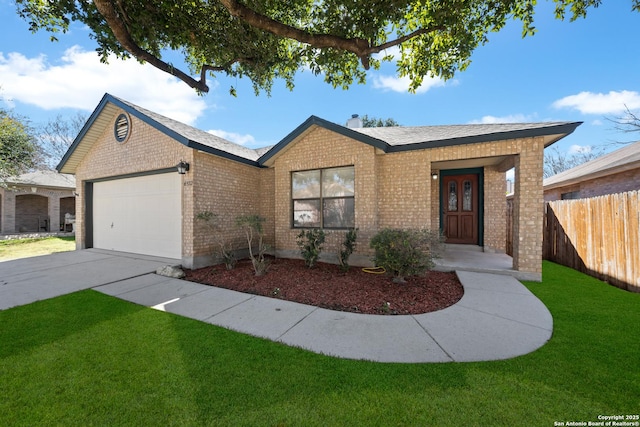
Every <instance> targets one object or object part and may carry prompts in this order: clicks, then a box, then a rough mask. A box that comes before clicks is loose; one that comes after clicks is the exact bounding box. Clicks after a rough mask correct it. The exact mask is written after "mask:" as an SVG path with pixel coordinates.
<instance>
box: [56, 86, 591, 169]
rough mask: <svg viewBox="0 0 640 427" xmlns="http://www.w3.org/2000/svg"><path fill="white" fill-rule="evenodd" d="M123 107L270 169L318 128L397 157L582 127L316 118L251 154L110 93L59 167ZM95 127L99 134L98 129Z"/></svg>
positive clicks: (191, 140)
mask: <svg viewBox="0 0 640 427" xmlns="http://www.w3.org/2000/svg"><path fill="white" fill-rule="evenodd" d="M118 108H122V109H124V110H126V111H128V112H129V114H132V115H134V116H136V117H137V118H139V119H140V120H142V121H144V122H145V123H147V124H149V125H151V126H153V127H155V128H156V129H158V130H159V131H160V132H163V133H165V134H167V135H168V136H170V137H172V138H174V139H175V140H176V141H178V142H180V143H181V144H183V145H185V146H187V147H190V148H193V149H197V150H201V151H204V152H207V153H210V154H214V155H218V156H221V157H225V158H228V159H231V160H235V161H239V162H242V163H245V164H249V165H252V166H258V167H262V166H265V165H268V164H269V163H268V162H270V161H271V159H273V158H274V157H275V156H277V155H278V154H279V153H281V152H282V150H283V149H286V147H287V146H288V145H289V144H290V143H292V142H293V141H295V140H296V139H297V138H298V137H299V136H301V135H302V134H303V133H305V132H306V131H307V130H308V129H310V128H312V127H313V126H320V127H323V128H326V129H329V130H331V131H334V132H337V133H339V134H342V135H345V136H347V137H349V138H353V139H355V140H357V141H360V142H362V143H365V144H369V145H372V146H374V147H376V148H379V149H381V150H383V151H384V152H396V151H405V150H419V149H427V148H433V147H442V146H449V145H459V144H470V143H478V142H489V141H500V140H507V139H515V138H528V137H536V136H553V135H556V136H557V138H555V139H548V140H547V142H546V143H548V144H551V143H553V142H554V141H555V140H557V139H560V138H562V137H564V136H566V135H568V134H570V133H571V132H573V131H574V130H575V128H576V127H577V126H578V125H579V124H580V122H546V123H507V124H471V125H447V126H418V127H381V128H357V129H353V128H347V127H344V126H341V125H337V124H335V123H332V122H329V121H327V120H324V119H321V118H319V117H316V116H311V117H309V118H308V119H307V120H306V121H305V122H304V123H302V124H301V125H300V126H298V127H297V128H296V129H295V130H293V131H292V132H291V133H289V135H287V136H286V137H285V138H283V139H282V140H281V141H280V142H279V143H278V144H276V145H274V146H272V147H263V148H258V149H251V148H247V147H244V146H242V145H238V144H236V143H233V142H230V141H227V140H225V139H224V138H221V137H219V136H216V135H213V134H211V133H208V132H205V131H203V130H200V129H197V128H194V127H192V126H189V125H186V124H184V123H181V122H179V121H177V120H173V119H171V118H168V117H165V116H163V115H161V114H158V113H155V112H153V111H150V110H147V109H145V108H142V107H140V106H138V105H135V104H132V103H131V102H129V101H125V100H123V99H120V98H117V97H115V96H113V95H110V94H105V96H104V97H103V98H102V100H101V101H100V104H99V105H98V107H97V108H96V110H95V111H94V112H93V114H92V115H91V117H90V119H89V121H87V124H85V126H84V128H83V130H82V131H81V132H80V134H79V135H78V137H77V138H76V140H75V141H74V143H73V145H72V146H71V148H70V149H69V151H68V152H67V153H66V154H65V156H64V158H63V159H62V161H61V162H60V164H59V165H58V170H60V171H65V172H71V173H73V171H75V168H76V167H77V165H78V163H79V162H80V161H81V159H82V158H83V157H84V155H86V153H87V152H88V150H89V148H90V147H91V146H92V145H93V143H95V141H97V139H98V138H99V137H100V135H101V130H102V129H104V128H105V127H106V126H107V125H108V123H111V120H112V117H113V116H112V115H113V114H117V109H118ZM94 127H95V130H94V129H93V128H94Z"/></svg>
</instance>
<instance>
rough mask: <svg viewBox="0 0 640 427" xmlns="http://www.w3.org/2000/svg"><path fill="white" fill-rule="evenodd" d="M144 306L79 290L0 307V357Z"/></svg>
mask: <svg viewBox="0 0 640 427" xmlns="http://www.w3.org/2000/svg"><path fill="white" fill-rule="evenodd" d="M144 309H145V308H144V307H140V306H136V305H133V304H122V301H119V300H116V299H112V298H104V296H103V295H102V294H99V293H98V292H94V291H90V290H87V291H81V292H76V293H73V294H69V295H65V296H64V297H61V298H52V299H48V300H43V301H37V302H34V303H32V304H28V305H24V306H19V307H13V308H10V309H8V310H2V311H0V325H2V328H0V343H11V345H2V346H0V358H5V357H8V356H11V355H14V354H17V353H21V352H28V351H30V350H31V349H33V348H37V347H40V346H42V345H45V344H49V343H52V342H55V341H59V340H61V339H63V338H64V337H66V336H68V335H71V334H79V333H82V331H83V330H87V329H90V328H92V327H94V326H95V325H96V324H98V323H101V322H105V321H108V320H110V319H114V318H117V317H121V316H127V315H129V314H131V313H134V312H136V311H140V310H144Z"/></svg>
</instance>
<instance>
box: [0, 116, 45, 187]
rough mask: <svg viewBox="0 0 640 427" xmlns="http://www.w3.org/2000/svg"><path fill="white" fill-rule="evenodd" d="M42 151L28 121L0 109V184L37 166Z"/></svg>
mask: <svg viewBox="0 0 640 427" xmlns="http://www.w3.org/2000/svg"><path fill="white" fill-rule="evenodd" d="M41 158H42V153H41V150H40V149H39V148H38V146H37V144H36V142H35V137H34V136H33V129H32V128H31V127H30V126H29V122H28V121H27V120H26V119H24V118H22V117H18V116H16V115H14V114H12V113H11V112H9V111H5V110H3V109H0V186H6V180H7V179H8V178H10V177H15V176H18V175H20V174H22V173H25V172H27V171H29V170H30V169H33V168H35V167H37V166H38V165H39V163H40V161H41Z"/></svg>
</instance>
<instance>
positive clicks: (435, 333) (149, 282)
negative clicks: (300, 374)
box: [0, 250, 553, 363]
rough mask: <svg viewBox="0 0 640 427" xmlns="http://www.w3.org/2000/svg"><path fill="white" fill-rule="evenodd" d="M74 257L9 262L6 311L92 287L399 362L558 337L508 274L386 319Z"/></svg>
mask: <svg viewBox="0 0 640 427" xmlns="http://www.w3.org/2000/svg"><path fill="white" fill-rule="evenodd" d="M71 254H75V257H73V258H72V259H73V260H74V261H73V262H70V263H69V265H65V266H62V265H59V266H58V267H57V268H56V267H55V265H56V264H60V263H61V260H60V259H59V258H58V259H56V256H55V255H52V256H50V257H51V258H47V257H39V258H41V259H40V260H39V263H38V265H40V266H42V268H40V269H39V270H38V271H37V272H33V271H32V272H29V268H28V264H30V263H29V262H28V261H26V260H23V261H22V262H20V261H9V262H5V263H0V277H2V279H0V309H3V308H8V307H11V306H14V305H20V304H27V303H29V302H32V301H36V300H38V299H44V298H51V297H53V296H57V295H62V294H64V293H69V292H74V291H77V290H80V289H87V288H93V289H95V290H97V291H99V292H102V293H105V294H108V295H112V296H115V297H118V298H121V299H123V300H127V301H131V302H134V303H136V304H141V305H144V306H149V307H153V308H156V309H159V310H163V311H167V312H170V313H175V314H178V315H181V316H186V317H189V318H192V319H196V320H199V321H203V322H206V323H210V324H213V325H217V326H221V327H224V328H228V329H232V330H235V331H238V332H242V333H246V334H250V335H254V336H258V337H263V338H266V339H269V340H272V341H277V342H281V343H284V344H286V345H291V346H295V347H300V348H304V349H307V350H310V351H313V352H316V353H322V354H326V355H331V356H335V357H341V358H347V359H364V360H372V361H378V362H396V363H425V362H452V361H455V362H469V361H486V360H499V359H507V358H511V357H516V356H519V355H523V354H527V353H530V352H532V351H534V350H536V349H538V348H540V347H541V346H543V345H544V344H545V343H546V342H547V341H548V340H549V339H550V338H551V334H552V330H553V320H552V317H551V314H550V313H549V311H548V310H547V308H546V307H545V306H544V304H542V302H540V300H538V299H537V298H536V297H535V296H534V295H533V294H531V292H529V290H528V289H527V288H525V287H524V286H523V285H522V284H521V283H520V282H518V281H517V280H516V279H515V278H513V277H510V276H505V275H496V274H487V273H478V272H465V271H459V272H458V276H459V278H460V281H461V282H462V284H463V286H464V289H465V293H464V296H463V298H462V299H461V300H460V301H459V302H458V303H457V304H455V305H453V306H451V307H448V308H446V309H444V310H440V311H437V312H433V313H426V314H420V315H411V316H382V315H365V314H356V313H345V312H339V311H332V310H326V309H322V308H318V307H313V306H308V305H304V304H298V303H294V302H289V301H283V300H278V299H273V298H267V297H261V296H256V295H249V294H244V293H240V292H235V291H230V290H226V289H221V288H215V287H211V286H206V285H201V284H197V283H192V282H187V281H183V280H177V279H170V278H167V277H163V276H158V275H156V274H152V273H150V272H151V271H155V269H156V268H157V267H158V266H160V265H165V264H167V263H170V262H171V261H175V260H162V259H153V258H151V257H141V256H136V255H131V254H115V253H109V252H100V251H95V250H88V251H80V252H73V253H71ZM58 255H63V254H58ZM63 258H64V256H63ZM36 259H37V258H34V259H33V260H36ZM70 260H71V259H70ZM167 261H169V262H167ZM45 266H48V267H45ZM61 269H62V270H64V271H60V270H61ZM21 270H22V271H21ZM7 273H9V275H8V276H7V275H6V274H7ZM61 279H65V280H61Z"/></svg>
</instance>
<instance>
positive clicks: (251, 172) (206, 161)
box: [183, 152, 273, 268]
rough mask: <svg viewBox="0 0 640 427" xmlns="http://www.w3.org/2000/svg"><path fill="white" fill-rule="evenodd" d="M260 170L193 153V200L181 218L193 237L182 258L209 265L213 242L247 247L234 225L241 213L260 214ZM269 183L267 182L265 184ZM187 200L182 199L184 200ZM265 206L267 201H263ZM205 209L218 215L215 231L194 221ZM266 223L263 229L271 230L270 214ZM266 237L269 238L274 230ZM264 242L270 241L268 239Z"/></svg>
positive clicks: (191, 265)
mask: <svg viewBox="0 0 640 427" xmlns="http://www.w3.org/2000/svg"><path fill="white" fill-rule="evenodd" d="M261 172H263V171H262V170H261V169H259V168H256V167H253V166H248V165H244V164H241V163H238V162H235V161H232V160H227V159H223V158H221V157H216V156H212V155H210V154H206V153H201V152H196V154H195V156H194V161H193V165H192V168H191V171H190V172H189V174H188V175H190V179H192V180H193V181H189V183H190V186H192V188H193V200H192V202H190V203H185V206H184V209H185V211H184V218H183V222H184V224H185V230H184V232H185V234H191V233H193V234H192V235H193V236H194V238H193V239H192V241H191V242H190V243H188V242H185V243H187V244H186V245H185V247H184V248H183V261H185V258H187V259H188V260H191V261H187V262H186V264H187V265H189V267H196V268H197V267H200V266H204V265H210V264H211V263H212V262H213V259H212V256H211V255H212V253H214V252H216V253H217V249H218V248H217V247H216V244H215V242H216V241H221V240H220V239H222V241H224V242H226V243H227V244H229V247H230V249H232V250H242V249H245V248H246V247H247V240H246V237H245V235H244V233H243V232H242V230H240V229H238V228H237V227H236V225H235V220H236V218H237V217H238V216H241V215H261V216H263V217H267V215H268V214H267V213H266V212H263V211H262V208H263V206H262V203H261V197H262V196H263V194H264V193H263V192H262V190H261V186H262V183H261V177H262V174H261ZM266 186H268V185H266ZM186 201H187V199H185V202H186ZM265 205H268V203H265ZM204 211H210V212H213V213H215V214H218V221H217V224H218V227H219V228H218V230H217V231H212V230H211V229H210V228H209V227H208V226H207V223H206V222H204V221H195V223H194V221H193V219H194V218H195V216H196V215H197V214H198V213H200V212H204ZM269 220H270V221H269V223H267V224H265V229H266V230H269V229H270V228H271V230H272V229H273V225H272V224H273V215H271V217H270V218H269ZM191 229H193V232H191V231H190V230H191ZM269 237H270V238H271V239H272V237H273V232H272V231H270V233H269ZM267 243H272V240H271V241H269V239H267Z"/></svg>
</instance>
